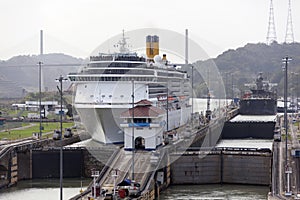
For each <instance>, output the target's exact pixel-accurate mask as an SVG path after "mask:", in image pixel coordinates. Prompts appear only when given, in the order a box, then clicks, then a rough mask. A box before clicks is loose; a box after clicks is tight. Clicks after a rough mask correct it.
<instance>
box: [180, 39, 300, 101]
mask: <svg viewBox="0 0 300 200" xmlns="http://www.w3.org/2000/svg"><path fill="white" fill-rule="evenodd" d="M287 55H288V56H289V57H291V58H292V61H291V62H290V64H289V66H288V72H289V88H290V89H291V88H293V91H294V94H296V93H297V92H298V94H300V75H298V76H296V75H295V74H294V73H291V72H296V73H299V72H300V43H292V44H285V43H284V44H278V43H276V42H274V43H273V44H271V45H266V44H263V43H258V44H247V45H245V46H244V47H241V48H238V49H236V50H233V49H230V50H228V51H225V52H224V53H222V54H221V55H219V56H218V57H217V58H213V59H209V60H205V61H198V62H197V63H196V65H197V66H203V68H204V69H205V68H208V67H209V66H210V65H211V64H212V63H215V64H216V66H217V67H218V69H219V71H220V74H221V76H222V79H223V83H224V85H225V86H226V94H227V96H229V97H231V96H232V94H233V95H234V96H238V94H239V91H243V90H244V84H245V83H252V82H253V81H254V79H255V78H256V77H257V75H258V73H259V72H263V75H264V77H265V79H268V80H270V81H271V82H272V83H277V84H278V94H279V95H280V96H282V95H283V77H284V76H283V75H284V74H283V70H282V66H283V63H282V58H283V57H285V56H287ZM185 70H186V71H188V72H189V71H190V69H188V68H185ZM189 74H191V73H189ZM226 83H227V84H226ZM298 83H299V84H298ZM199 84H203V79H202V78H201V77H200V76H199V74H197V73H194V86H195V88H196V93H197V94H198V96H206V95H207V89H206V90H205V89H203V87H198V88H197V85H199ZM211 84H212V83H211ZM232 90H233V91H232ZM291 91H292V90H290V91H289V93H290V94H289V95H291ZM295 96H296V95H295Z"/></svg>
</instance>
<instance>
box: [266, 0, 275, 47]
mask: <svg viewBox="0 0 300 200" xmlns="http://www.w3.org/2000/svg"><path fill="white" fill-rule="evenodd" d="M274 41H275V42H276V41H277V37H276V30H275V20H274V8H273V0H270V11H269V23H268V33H267V44H268V45H270V44H271V43H272V42H274Z"/></svg>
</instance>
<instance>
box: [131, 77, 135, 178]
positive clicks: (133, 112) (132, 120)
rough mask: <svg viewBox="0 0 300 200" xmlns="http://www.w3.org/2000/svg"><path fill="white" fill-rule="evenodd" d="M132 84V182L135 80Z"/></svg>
mask: <svg viewBox="0 0 300 200" xmlns="http://www.w3.org/2000/svg"><path fill="white" fill-rule="evenodd" d="M131 84H132V96H131V97H132V137H131V143H132V169H131V170H132V180H134V150H135V142H134V79H132V80H131Z"/></svg>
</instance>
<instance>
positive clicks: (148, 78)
mask: <svg viewBox="0 0 300 200" xmlns="http://www.w3.org/2000/svg"><path fill="white" fill-rule="evenodd" d="M70 80H71V81H132V80H134V81H146V82H151V81H153V78H151V77H134V78H132V77H70Z"/></svg>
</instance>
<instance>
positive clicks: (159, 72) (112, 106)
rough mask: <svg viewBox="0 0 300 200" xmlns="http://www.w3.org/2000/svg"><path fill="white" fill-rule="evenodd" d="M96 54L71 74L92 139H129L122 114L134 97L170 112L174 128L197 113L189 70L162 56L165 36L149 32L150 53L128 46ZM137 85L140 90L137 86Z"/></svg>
mask: <svg viewBox="0 0 300 200" xmlns="http://www.w3.org/2000/svg"><path fill="white" fill-rule="evenodd" d="M126 44H127V43H126V38H125V37H124V34H123V37H122V39H121V40H120V42H119V43H118V45H119V47H120V48H119V52H118V53H111V54H107V53H106V54H104V53H99V55H97V56H91V57H90V61H89V63H88V64H87V65H86V66H84V67H83V68H82V69H81V71H80V72H78V73H70V74H69V75H68V77H69V79H70V80H71V81H72V82H73V83H74V84H75V86H76V94H75V99H74V105H75V108H76V109H77V111H78V113H79V115H80V119H81V122H82V123H83V124H84V126H85V127H86V129H87V131H88V132H89V133H90V134H91V136H92V138H93V139H95V140H97V141H100V142H103V143H123V141H124V132H123V131H122V129H121V128H120V124H121V123H122V120H121V119H120V114H121V113H122V112H124V111H125V110H127V109H128V108H131V107H132V99H133V97H132V95H133V94H134V102H138V101H140V100H143V99H146V100H149V101H151V102H152V103H153V105H155V106H157V107H159V108H161V109H164V110H165V111H166V113H167V112H168V121H167V122H166V123H168V126H166V127H168V129H169V130H171V129H173V128H176V127H178V126H181V125H184V124H185V123H186V122H187V121H188V119H189V117H190V112H191V107H190V106H189V97H190V96H189V95H190V83H189V77H188V74H187V73H186V72H184V71H181V70H178V69H177V68H176V67H177V66H173V65H172V64H170V63H169V61H168V60H167V59H166V55H163V58H161V57H160V56H159V37H158V36H156V35H155V36H150V35H149V36H147V37H146V53H147V57H146V58H145V57H142V56H139V55H138V54H137V53H136V52H130V51H129V50H128V49H127V48H126ZM132 88H134V91H133V89H132Z"/></svg>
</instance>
